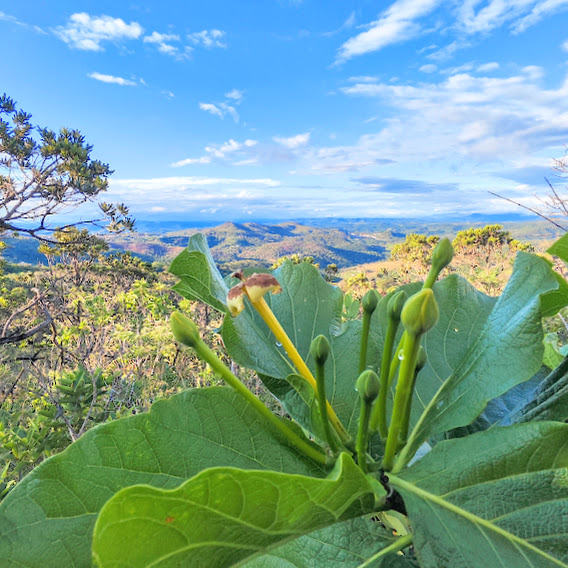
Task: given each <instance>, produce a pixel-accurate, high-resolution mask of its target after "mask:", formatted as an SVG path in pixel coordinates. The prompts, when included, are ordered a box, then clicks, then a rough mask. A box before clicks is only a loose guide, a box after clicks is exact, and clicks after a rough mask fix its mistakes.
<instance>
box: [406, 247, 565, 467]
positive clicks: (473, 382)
mask: <svg viewBox="0 0 568 568" xmlns="http://www.w3.org/2000/svg"><path fill="white" fill-rule="evenodd" d="M443 285H444V283H443V282H442V283H439V284H437V285H436V286H435V287H434V291H435V292H437V295H436V297H437V299H438V302H439V304H440V305H442V306H443V305H444V304H447V305H450V304H451V302H449V301H448V299H447V298H438V294H439V291H440V290H439V289H440V287H442V289H444V287H443ZM445 286H446V287H447V285H445ZM555 288H556V280H555V278H554V276H553V275H552V272H551V270H550V266H549V264H548V262H547V261H546V260H544V259H542V258H539V257H536V256H534V255H531V254H527V253H519V254H518V255H517V260H516V262H515V266H514V270H513V274H512V276H511V279H510V280H509V283H508V284H507V287H506V288H505V290H504V292H503V294H502V295H501V296H500V297H499V299H498V300H497V303H496V304H495V306H494V308H493V310H492V311H491V313H490V314H489V316H488V317H487V319H486V320H485V322H484V323H483V325H479V324H476V323H473V324H472V323H471V322H472V321H473V322H475V321H476V320H477V318H479V321H480V322H481V321H482V318H483V317H484V315H485V314H486V313H487V308H488V302H484V303H483V305H482V306H481V309H480V310H479V311H475V310H472V308H471V304H470V303H469V302H458V301H457V299H456V300H455V301H454V302H453V303H454V305H455V312H454V314H453V316H452V318H451V319H450V321H449V322H447V321H446V322H445V323H444V324H442V326H441V327H439V326H437V327H435V328H434V329H433V330H432V332H430V333H427V334H426V337H425V342H424V346H425V348H426V352H427V353H428V359H429V361H431V364H430V365H429V366H427V367H426V369H425V371H426V373H424V371H422V372H421V374H420V375H419V377H418V381H417V394H416V396H415V400H416V399H418V405H417V406H418V407H419V405H422V406H423V408H424V410H423V412H422V413H421V415H420V418H418V420H417V422H416V423H415V425H414V428H413V430H412V432H411V434H410V436H409V442H408V445H407V447H406V448H405V449H404V450H403V455H402V459H404V460H405V461H407V460H408V459H409V458H410V457H412V455H414V453H415V451H416V450H417V449H418V447H419V446H420V445H421V444H422V443H423V442H424V441H425V440H426V439H427V438H428V437H429V436H432V435H433V434H437V433H440V432H444V431H447V430H451V429H453V428H457V427H459V426H466V425H467V424H469V423H470V422H472V421H473V420H474V419H475V418H476V417H477V416H479V414H480V413H481V412H482V411H483V409H484V408H485V406H486V405H487V403H488V402H489V401H490V400H491V399H493V398H496V397H498V396H500V395H502V394H503V393H505V392H507V391H508V390H509V389H510V388H512V387H513V386H515V385H516V384H519V383H521V382H524V381H526V380H528V379H530V378H531V377H532V376H533V375H534V374H535V373H536V372H537V371H538V370H539V369H540V367H541V364H542V353H543V344H542V338H543V335H542V326H541V309H540V295H541V294H543V293H545V292H547V291H549V290H553V289H555ZM454 297H457V298H458V299H459V295H458V296H456V294H455V293H454ZM468 300H469V297H468ZM480 314H481V315H480ZM440 323H442V315H441V316H440ZM452 326H454V327H453V329H455V330H457V331H454V332H453V333H454V335H455V338H453V339H452V338H451V335H452ZM464 330H465V332H466V333H467V334H468V335H471V337H472V338H471V339H469V338H468V339H466V340H464V338H463V336H462V337H461V338H458V337H457V336H458V335H460V331H461V334H463V333H464ZM440 333H443V334H445V335H446V337H445V338H444V339H442V338H440ZM448 336H450V337H448ZM464 345H466V346H467V351H466V352H465V353H464ZM454 349H455V351H454ZM456 352H457V354H456ZM441 358H445V360H446V361H447V364H446V368H445V370H442V371H441V372H440V371H439V370H438V369H439V368H440V367H442V366H443V364H440V359H441ZM428 367H430V368H431V371H434V372H435V373H436V374H437V375H438V379H437V384H436V382H434V381H433V380H432V379H433V377H432V374H431V373H430V375H428ZM434 388H436V389H437V390H436V391H435V392H432V391H433V390H434ZM426 401H427V402H426ZM414 416H416V414H414V415H413V417H414ZM397 467H398V466H397Z"/></svg>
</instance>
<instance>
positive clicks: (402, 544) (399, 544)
mask: <svg viewBox="0 0 568 568" xmlns="http://www.w3.org/2000/svg"><path fill="white" fill-rule="evenodd" d="M411 544H412V535H411V534H405V535H404V536H401V537H399V538H397V539H396V540H395V541H394V542H393V543H392V544H389V545H388V546H386V547H385V548H381V550H379V552H377V553H376V554H373V556H371V558H368V559H367V560H365V562H363V564H359V566H358V567H357V568H369V566H373V565H374V563H375V560H378V559H379V558H381V556H385V555H387V554H390V553H391V552H399V551H400V550H402V549H403V548H406V547H407V546H410V545H411Z"/></svg>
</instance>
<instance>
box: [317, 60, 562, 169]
mask: <svg viewBox="0 0 568 568" xmlns="http://www.w3.org/2000/svg"><path fill="white" fill-rule="evenodd" d="M522 71H523V72H522V73H521V74H518V75H512V76H509V77H502V78H490V77H477V76H473V75H470V74H467V73H460V74H456V75H452V76H450V77H447V78H446V79H444V80H443V81H440V82H438V83H431V84H425V83H420V84H417V85H414V84H394V85H393V84H389V83H379V84H368V83H360V84H356V85H352V86H348V87H344V88H343V89H342V91H343V92H344V93H345V94H347V95H351V96H367V97H377V98H378V99H380V105H381V108H383V109H388V108H389V107H390V108H391V109H392V112H391V113H390V118H388V117H387V118H386V119H385V120H384V121H383V124H384V127H383V128H382V129H381V130H380V131H379V132H377V133H375V134H369V135H366V136H362V137H361V138H360V139H359V141H358V143H357V144H356V145H354V146H343V147H335V148H319V149H312V151H311V153H310V152H307V153H306V154H307V161H308V162H309V164H310V167H311V169H312V170H318V171H330V172H332V171H348V170H350V169H351V170H355V169H360V168H362V167H365V166H369V165H372V164H374V163H376V160H381V159H383V160H384V159H390V160H393V161H396V162H398V163H408V164H415V163H417V162H418V161H422V162H425V161H428V160H440V163H444V164H445V163H447V161H448V160H449V159H450V157H451V159H452V161H453V162H454V163H459V162H463V161H470V162H471V163H475V164H477V166H478V167H479V164H490V163H492V164H495V162H496V161H498V162H500V163H501V164H506V163H508V164H513V163H515V160H518V158H519V156H527V155H528V156H530V155H532V154H536V153H538V152H543V151H545V150H546V151H547V152H549V153H551V154H552V153H553V152H555V151H557V149H558V148H559V147H561V146H562V145H563V144H565V142H566V137H567V136H568V104H567V102H566V101H567V100H568V76H567V77H566V78H565V79H564V82H563V83H562V85H560V86H559V87H558V88H556V89H544V88H542V87H541V86H540V79H541V76H542V70H541V69H540V68H538V67H530V68H525V69H523V70H522ZM385 112H388V111H385Z"/></svg>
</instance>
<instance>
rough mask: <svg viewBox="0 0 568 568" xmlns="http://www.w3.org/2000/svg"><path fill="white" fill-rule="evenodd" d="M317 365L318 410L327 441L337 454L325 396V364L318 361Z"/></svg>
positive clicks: (337, 448)
mask: <svg viewBox="0 0 568 568" xmlns="http://www.w3.org/2000/svg"><path fill="white" fill-rule="evenodd" d="M315 364H316V383H317V387H318V388H317V390H316V396H317V399H318V408H319V411H320V416H321V422H322V424H323V431H324V434H325V439H326V440H327V443H328V444H329V447H330V448H331V451H332V452H333V453H334V454H335V453H336V452H337V451H338V450H339V446H338V444H337V441H336V439H335V437H334V435H333V432H332V430H331V425H330V423H329V417H328V414H327V399H326V396H325V364H324V363H319V362H318V361H316V362H315Z"/></svg>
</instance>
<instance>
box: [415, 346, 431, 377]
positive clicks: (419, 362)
mask: <svg viewBox="0 0 568 568" xmlns="http://www.w3.org/2000/svg"><path fill="white" fill-rule="evenodd" d="M426 363H428V356H427V355H426V349H424V346H423V345H421V346H420V349H419V350H418V357H416V369H415V370H414V372H415V373H418V372H419V371H421V370H422V369H423V368H424V367H425V365H426Z"/></svg>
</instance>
